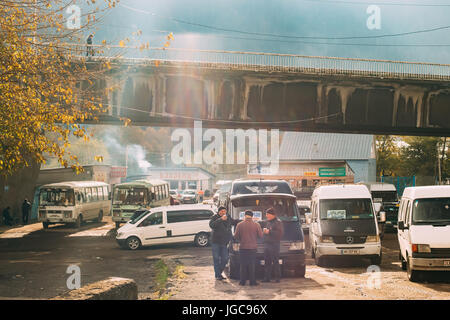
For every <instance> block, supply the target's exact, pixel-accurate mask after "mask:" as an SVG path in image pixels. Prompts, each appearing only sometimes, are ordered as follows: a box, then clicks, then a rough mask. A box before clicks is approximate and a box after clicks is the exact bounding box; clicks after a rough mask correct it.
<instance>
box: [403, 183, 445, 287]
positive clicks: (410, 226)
mask: <svg viewBox="0 0 450 320" xmlns="http://www.w3.org/2000/svg"><path fill="white" fill-rule="evenodd" d="M397 232H398V242H399V245H400V260H401V262H402V269H403V270H407V275H408V279H409V280H410V281H417V280H418V279H419V274H418V272H420V271H427V270H439V271H450V186H427V187H410V188H406V189H405V191H404V192H403V196H402V200H401V202H400V208H399V214H398V231H397Z"/></svg>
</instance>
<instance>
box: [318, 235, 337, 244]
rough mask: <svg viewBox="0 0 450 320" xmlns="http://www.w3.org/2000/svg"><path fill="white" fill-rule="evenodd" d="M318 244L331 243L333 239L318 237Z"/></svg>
mask: <svg viewBox="0 0 450 320" xmlns="http://www.w3.org/2000/svg"><path fill="white" fill-rule="evenodd" d="M320 242H322V243H333V242H334V241H333V237H330V236H322V237H320Z"/></svg>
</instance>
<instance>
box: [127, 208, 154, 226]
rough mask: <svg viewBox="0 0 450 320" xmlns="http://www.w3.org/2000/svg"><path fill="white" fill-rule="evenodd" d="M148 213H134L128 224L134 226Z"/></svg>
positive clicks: (146, 211)
mask: <svg viewBox="0 0 450 320" xmlns="http://www.w3.org/2000/svg"><path fill="white" fill-rule="evenodd" d="M149 212H150V211H148V210H145V211H136V212H135V214H134V215H133V216H132V217H131V219H130V223H131V224H135V223H136V222H138V221H139V220H141V219H142V218H143V217H144V216H145V215H147V214H148V213H149Z"/></svg>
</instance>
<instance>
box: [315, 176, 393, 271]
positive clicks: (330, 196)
mask: <svg viewBox="0 0 450 320" xmlns="http://www.w3.org/2000/svg"><path fill="white" fill-rule="evenodd" d="M381 216H382V219H385V215H384V213H381ZM310 219H311V221H310V227H309V235H310V242H311V249H312V256H313V258H314V259H315V262H316V264H317V265H323V260H324V258H326V257H333V256H359V257H365V258H369V259H370V260H371V262H372V264H380V263H381V242H380V236H379V229H378V224H377V218H376V215H375V211H374V206H373V203H372V197H371V194H370V192H369V190H368V189H367V188H366V187H365V186H363V185H350V184H349V185H329V186H320V187H318V188H316V189H315V190H314V192H313V195H312V204H311V218H310Z"/></svg>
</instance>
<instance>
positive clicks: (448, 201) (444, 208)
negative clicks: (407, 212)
mask: <svg viewBox="0 0 450 320" xmlns="http://www.w3.org/2000/svg"><path fill="white" fill-rule="evenodd" d="M412 219H413V223H416V224H431V223H450V198H430V199H418V200H415V201H414V205H413V216H412Z"/></svg>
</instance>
